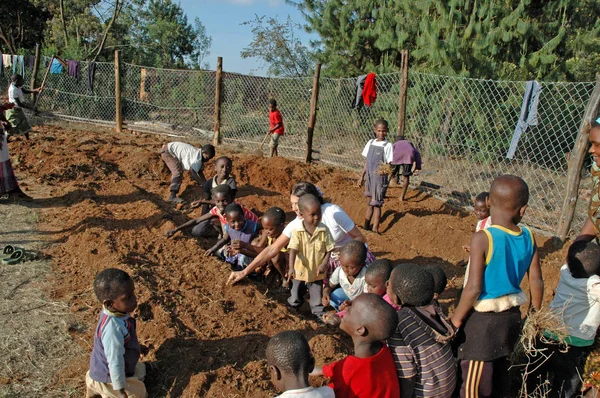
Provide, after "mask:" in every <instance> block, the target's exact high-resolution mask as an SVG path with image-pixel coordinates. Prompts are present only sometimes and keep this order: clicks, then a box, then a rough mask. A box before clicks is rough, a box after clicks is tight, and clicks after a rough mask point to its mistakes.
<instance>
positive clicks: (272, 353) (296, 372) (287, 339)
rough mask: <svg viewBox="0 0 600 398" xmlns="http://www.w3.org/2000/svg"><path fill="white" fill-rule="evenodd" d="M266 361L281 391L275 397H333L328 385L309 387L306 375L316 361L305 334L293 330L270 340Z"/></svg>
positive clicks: (272, 378) (274, 382)
mask: <svg viewBox="0 0 600 398" xmlns="http://www.w3.org/2000/svg"><path fill="white" fill-rule="evenodd" d="M267 362H268V364H269V369H270V372H271V381H272V382H273V384H274V385H275V388H277V389H278V390H280V391H283V394H281V395H279V396H278V397H276V398H284V397H299V398H334V397H335V394H334V392H333V390H332V389H331V387H327V386H324V387H319V388H315V387H311V386H310V384H308V375H309V374H310V372H311V370H312V369H313V368H314V365H315V360H314V358H313V356H312V354H311V353H310V347H309V346H308V341H306V337H304V335H303V334H302V333H300V332H298V331H296V330H287V331H284V332H280V333H278V334H276V335H275V336H273V337H272V338H271V340H269V344H268V345H267Z"/></svg>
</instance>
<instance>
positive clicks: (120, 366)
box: [85, 268, 146, 398]
mask: <svg viewBox="0 0 600 398" xmlns="http://www.w3.org/2000/svg"><path fill="white" fill-rule="evenodd" d="M94 293H95V294H96V297H97V298H98V300H99V301H100V302H101V303H102V307H103V309H102V311H101V312H100V319H99V320H98V325H97V326H96V332H95V333H94V348H93V349H92V357H91V359H90V370H89V371H88V372H87V374H86V375H85V379H86V380H85V381H86V386H87V396H88V397H92V396H95V395H101V396H102V397H119V398H121V397H130V398H134V397H138V398H140V397H141V398H144V397H146V386H145V385H144V378H145V376H146V366H145V365H144V364H143V363H142V362H139V359H140V352H141V348H140V344H139V342H138V338H137V335H136V326H135V319H133V318H132V317H131V316H130V315H129V313H131V312H132V311H133V310H135V308H136V307H137V301H136V297H135V292H134V284H133V280H132V279H131V277H130V276H129V275H128V274H127V273H126V272H125V271H122V270H120V269H117V268H107V269H105V270H104V271H101V272H100V273H99V274H98V275H97V276H96V279H94Z"/></svg>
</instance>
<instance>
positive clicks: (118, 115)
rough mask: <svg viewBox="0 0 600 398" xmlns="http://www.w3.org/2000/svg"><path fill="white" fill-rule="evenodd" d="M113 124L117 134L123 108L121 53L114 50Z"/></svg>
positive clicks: (121, 129) (120, 125)
mask: <svg viewBox="0 0 600 398" xmlns="http://www.w3.org/2000/svg"><path fill="white" fill-rule="evenodd" d="M115 122H116V129H117V133H120V132H121V131H123V108H122V105H121V52H120V51H119V50H115Z"/></svg>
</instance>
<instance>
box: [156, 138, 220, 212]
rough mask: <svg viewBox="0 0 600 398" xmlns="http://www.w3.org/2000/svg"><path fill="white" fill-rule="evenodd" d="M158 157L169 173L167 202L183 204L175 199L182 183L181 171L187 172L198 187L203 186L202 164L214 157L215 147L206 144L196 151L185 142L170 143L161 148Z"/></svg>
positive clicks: (179, 199)
mask: <svg viewBox="0 0 600 398" xmlns="http://www.w3.org/2000/svg"><path fill="white" fill-rule="evenodd" d="M160 156H161V157H162V159H163V161H164V162H165V164H166V165H167V167H168V168H169V170H170V171H171V187H170V188H169V191H170V196H169V202H173V203H183V199H181V198H178V197H177V193H178V192H179V189H180V188H181V182H182V181H183V177H182V175H181V173H182V171H183V170H189V171H190V175H191V176H192V179H193V180H194V181H196V183H197V184H198V185H203V184H204V183H205V182H206V178H205V177H204V173H203V172H202V170H203V169H204V163H205V162H208V161H209V160H210V159H212V158H213V157H214V156H215V147H214V146H212V145H210V144H206V145H204V146H203V147H202V149H198V148H196V147H194V146H192V145H190V144H186V143H185V142H170V143H168V144H165V145H163V146H162V149H161V151H160Z"/></svg>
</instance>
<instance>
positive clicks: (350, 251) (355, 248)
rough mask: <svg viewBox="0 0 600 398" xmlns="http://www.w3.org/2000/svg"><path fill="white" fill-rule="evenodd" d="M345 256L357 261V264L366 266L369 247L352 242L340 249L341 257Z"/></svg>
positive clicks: (355, 241)
mask: <svg viewBox="0 0 600 398" xmlns="http://www.w3.org/2000/svg"><path fill="white" fill-rule="evenodd" d="M341 254H345V255H347V256H350V258H352V259H354V261H356V264H363V265H364V264H365V262H366V261H367V247H366V246H365V244H364V243H362V242H359V241H357V240H351V241H350V242H348V243H346V244H345V245H344V246H342V248H341V249H340V255H341Z"/></svg>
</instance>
